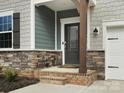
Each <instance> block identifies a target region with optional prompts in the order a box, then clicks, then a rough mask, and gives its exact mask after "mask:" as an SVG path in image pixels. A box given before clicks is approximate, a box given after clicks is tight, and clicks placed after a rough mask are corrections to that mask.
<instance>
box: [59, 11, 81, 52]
mask: <svg viewBox="0 0 124 93" xmlns="http://www.w3.org/2000/svg"><path fill="white" fill-rule="evenodd" d="M77 16H79V14H78V11H77V10H76V9H70V10H63V11H58V12H57V49H58V50H60V49H61V23H60V19H62V18H69V17H77Z"/></svg>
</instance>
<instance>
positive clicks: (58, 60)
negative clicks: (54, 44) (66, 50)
mask: <svg viewBox="0 0 124 93" xmlns="http://www.w3.org/2000/svg"><path fill="white" fill-rule="evenodd" d="M104 59H105V54H104V51H88V52H87V68H88V70H96V73H97V79H99V80H104V79H105V60H104ZM58 65H62V52H61V51H39V50H28V51H27V50H18V51H17V50H16V51H15V50H14V51H0V66H4V67H12V68H16V69H18V70H23V71H24V70H26V71H28V72H27V75H28V73H30V70H34V69H37V68H48V67H52V66H58ZM74 81H75V80H74Z"/></svg>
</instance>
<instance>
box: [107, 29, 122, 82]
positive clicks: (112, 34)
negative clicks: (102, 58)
mask: <svg viewBox="0 0 124 93" xmlns="http://www.w3.org/2000/svg"><path fill="white" fill-rule="evenodd" d="M106 42H107V43H106V79H116V80H124V27H110V28H107V41H106Z"/></svg>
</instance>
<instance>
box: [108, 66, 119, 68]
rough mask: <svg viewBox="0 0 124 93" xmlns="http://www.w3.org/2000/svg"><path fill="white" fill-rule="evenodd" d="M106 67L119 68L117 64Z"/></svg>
mask: <svg viewBox="0 0 124 93" xmlns="http://www.w3.org/2000/svg"><path fill="white" fill-rule="evenodd" d="M108 68H119V67H118V66H108Z"/></svg>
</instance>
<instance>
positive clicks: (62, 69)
mask: <svg viewBox="0 0 124 93" xmlns="http://www.w3.org/2000/svg"><path fill="white" fill-rule="evenodd" d="M41 71H48V72H63V73H66V72H68V73H78V72H79V68H60V67H58V66H55V67H50V68H45V69H42V70H41Z"/></svg>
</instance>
